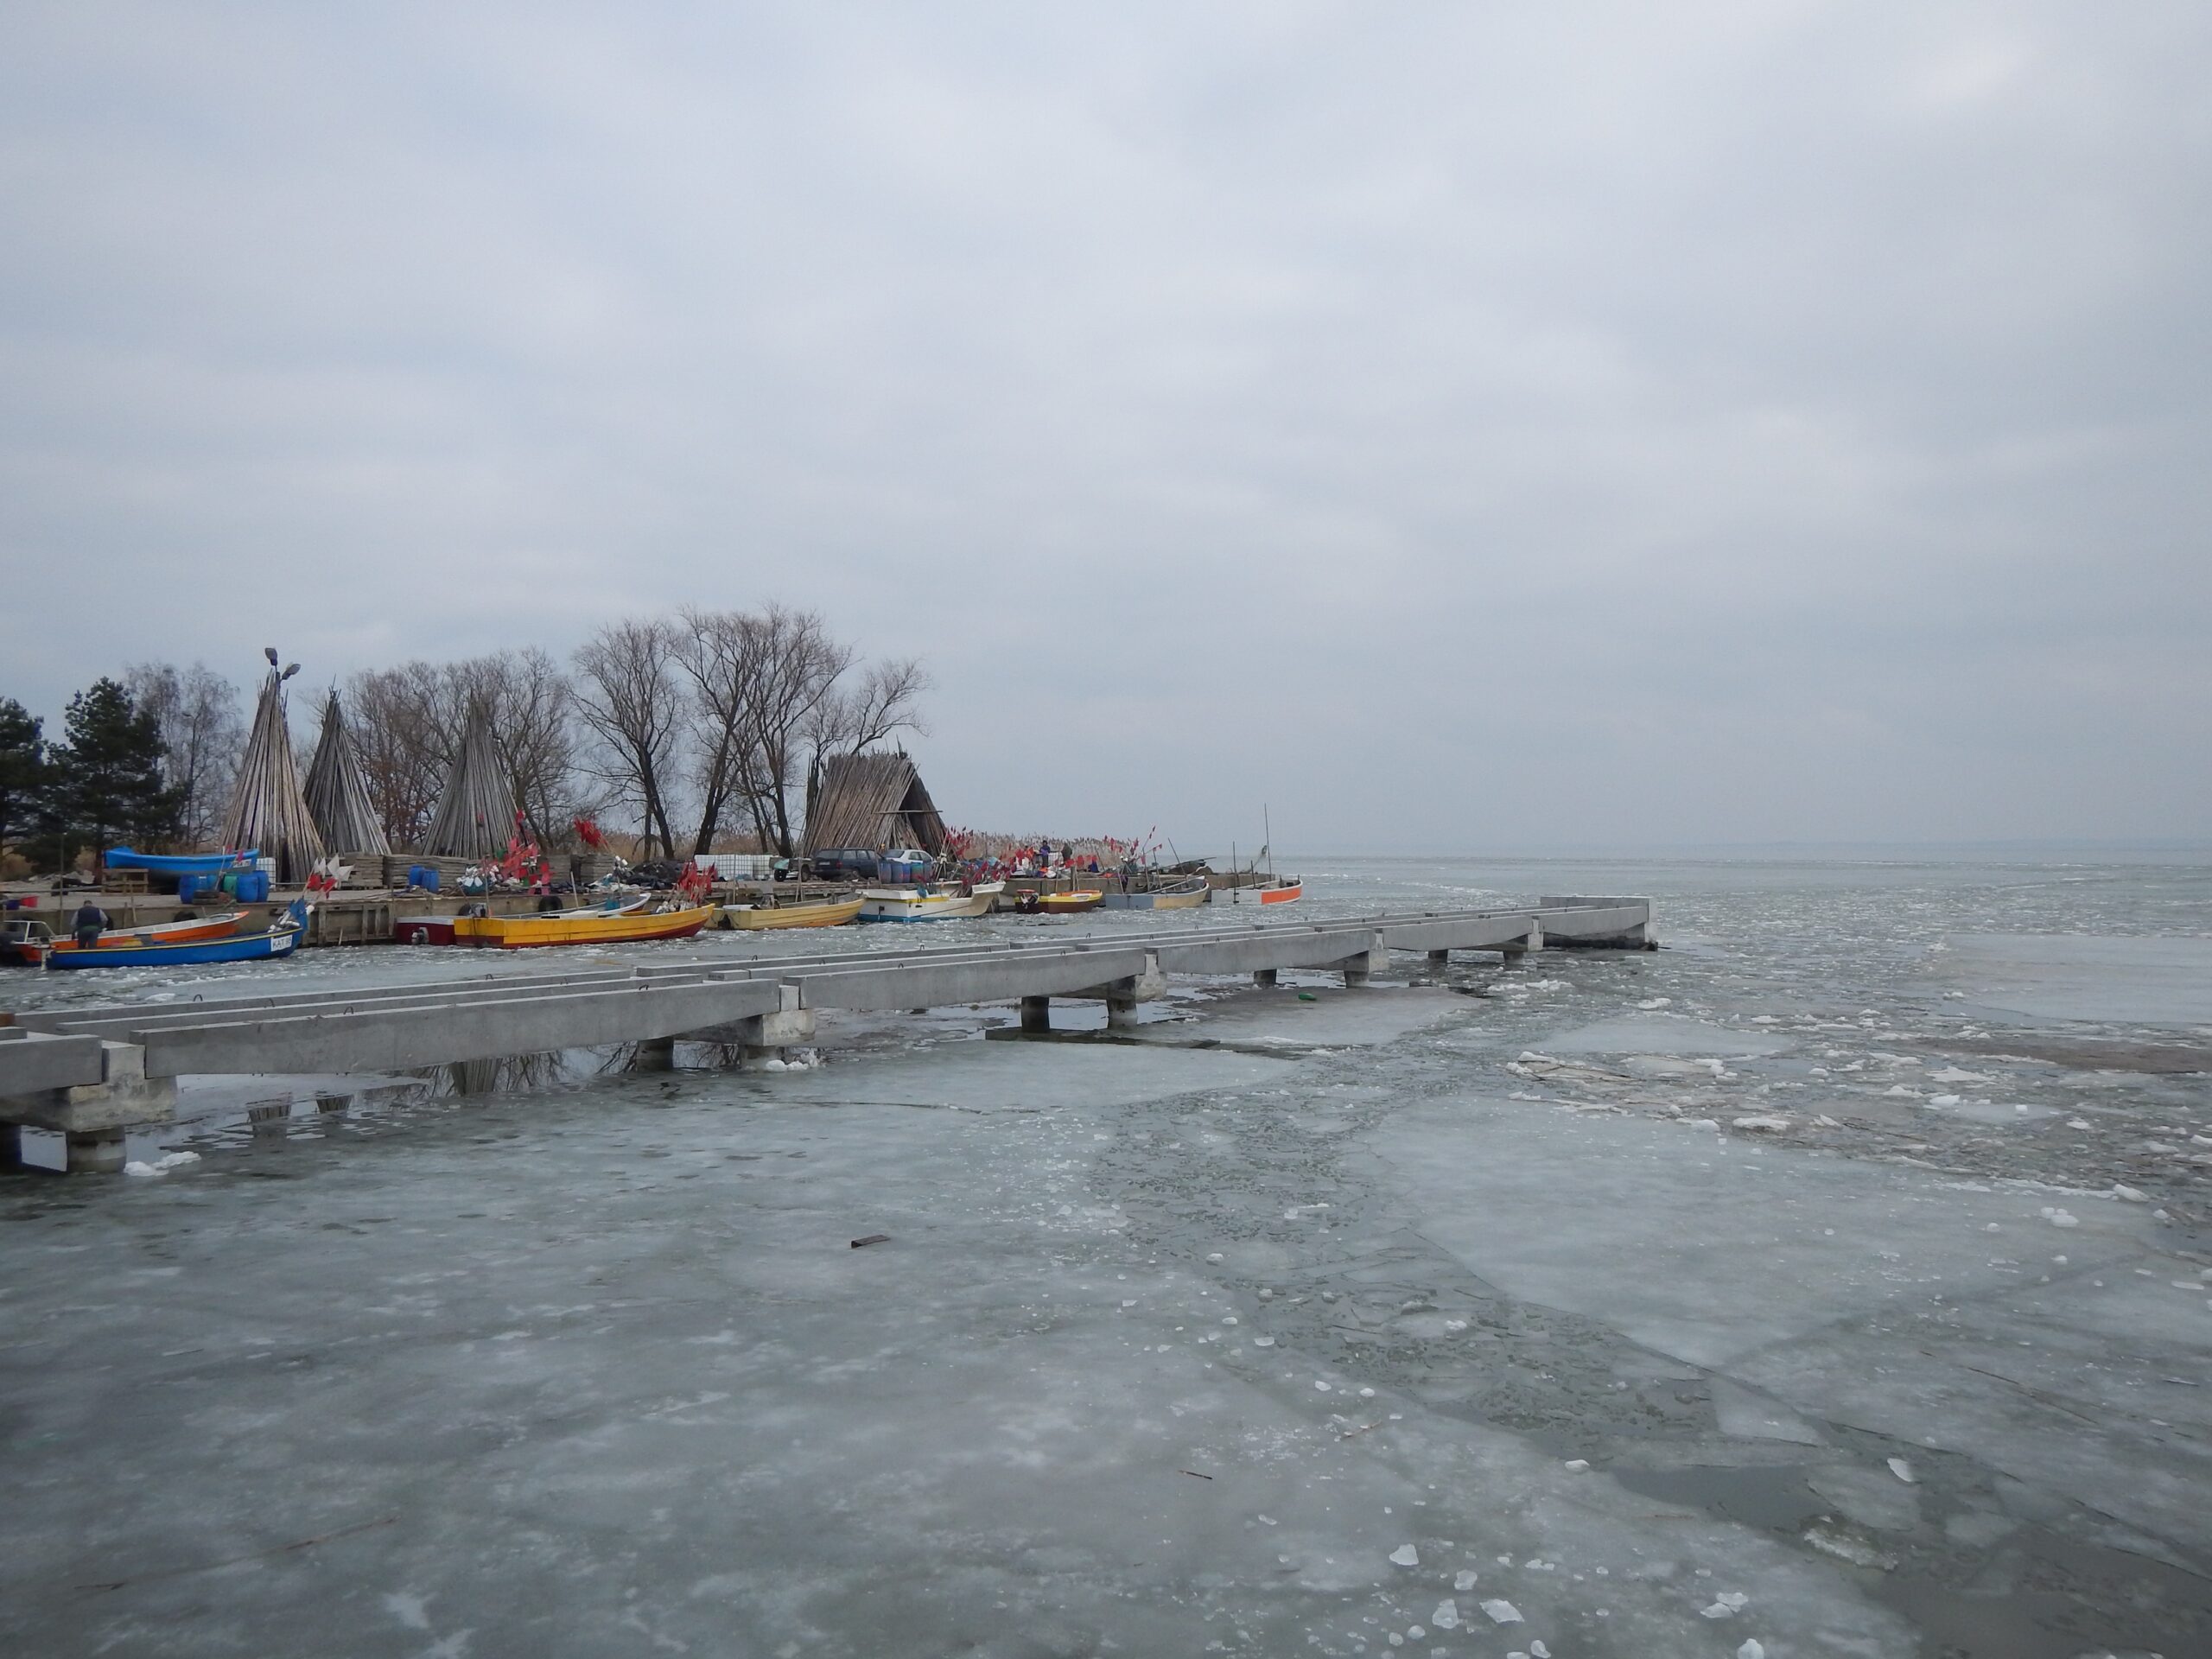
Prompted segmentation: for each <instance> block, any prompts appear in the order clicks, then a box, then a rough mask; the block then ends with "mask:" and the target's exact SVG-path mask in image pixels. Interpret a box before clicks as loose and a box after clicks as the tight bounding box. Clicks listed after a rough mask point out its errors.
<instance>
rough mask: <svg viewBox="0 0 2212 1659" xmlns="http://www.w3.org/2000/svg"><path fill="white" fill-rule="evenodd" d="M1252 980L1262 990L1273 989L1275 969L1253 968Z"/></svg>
mask: <svg viewBox="0 0 2212 1659" xmlns="http://www.w3.org/2000/svg"><path fill="white" fill-rule="evenodd" d="M1252 982H1253V983H1254V984H1255V985H1256V986H1258V987H1259V988H1261V989H1262V990H1263V991H1265V990H1272V989H1274V982H1275V970H1274V969H1272V968H1259V969H1254V970H1253V973H1252Z"/></svg>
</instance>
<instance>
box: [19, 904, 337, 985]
mask: <svg viewBox="0 0 2212 1659" xmlns="http://www.w3.org/2000/svg"><path fill="white" fill-rule="evenodd" d="M307 925H308V906H307V901H306V900H305V899H296V900H295V901H294V902H293V905H292V907H291V908H290V909H289V910H288V911H286V912H284V919H283V921H281V922H279V923H277V925H276V926H274V927H272V928H270V930H269V931H267V932H266V933H245V934H234V935H232V937H231V938H227V939H187V940H183V941H181V942H180V943H176V944H161V943H159V942H155V943H152V944H140V943H139V942H137V940H135V939H132V940H129V941H128V942H126V943H121V944H96V945H94V946H92V949H90V950H54V949H53V948H52V947H51V944H50V942H49V944H48V949H47V950H46V953H45V954H46V965H47V966H48V968H50V969H53V968H64V969H79V968H187V967H199V966H200V965H202V964H205V963H220V962H261V961H264V960H267V959H269V958H270V957H289V956H290V955H291V954H292V952H293V951H294V950H296V949H297V948H298V945H299V943H300V936H301V935H302V933H304V932H305V931H307Z"/></svg>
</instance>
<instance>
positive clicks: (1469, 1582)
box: [1452, 1567, 1475, 1593]
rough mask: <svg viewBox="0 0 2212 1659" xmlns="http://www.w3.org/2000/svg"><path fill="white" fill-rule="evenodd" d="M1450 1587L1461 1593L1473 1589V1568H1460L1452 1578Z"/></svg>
mask: <svg viewBox="0 0 2212 1659" xmlns="http://www.w3.org/2000/svg"><path fill="white" fill-rule="evenodd" d="M1474 1587H1475V1573H1474V1569H1473V1568H1472V1567H1463V1568H1461V1569H1460V1571H1459V1575H1458V1576H1457V1577H1456V1578H1454V1579H1453V1580H1452V1588H1453V1589H1454V1590H1458V1591H1459V1592H1463V1593H1464V1592H1466V1591H1469V1590H1471V1589H1473V1588H1474Z"/></svg>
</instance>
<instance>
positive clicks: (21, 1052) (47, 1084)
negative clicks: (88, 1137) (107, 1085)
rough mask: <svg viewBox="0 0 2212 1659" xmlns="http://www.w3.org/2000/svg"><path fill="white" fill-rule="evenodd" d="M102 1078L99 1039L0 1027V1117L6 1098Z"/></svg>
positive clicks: (103, 1073)
mask: <svg viewBox="0 0 2212 1659" xmlns="http://www.w3.org/2000/svg"><path fill="white" fill-rule="evenodd" d="M104 1081H105V1072H104V1071H103V1070H102V1069H101V1063H100V1039H99V1038H97V1037H91V1036H68V1037H57V1036H52V1035H49V1034H48V1033H45V1032H39V1031H29V1030H26V1029H24V1028H23V1027H20V1026H0V1118H5V1117H6V1116H8V1113H7V1108H6V1102H7V1100H9V1099H12V1098H14V1097H16V1096H22V1095H42V1094H45V1093H46V1092H47V1091H48V1090H53V1089H68V1088H72V1087H74V1086H75V1085H77V1084H86V1083H100V1082H104Z"/></svg>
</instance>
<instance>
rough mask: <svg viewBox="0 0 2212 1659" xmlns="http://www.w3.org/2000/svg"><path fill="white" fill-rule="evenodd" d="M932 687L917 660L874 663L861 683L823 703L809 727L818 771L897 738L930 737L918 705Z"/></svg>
mask: <svg viewBox="0 0 2212 1659" xmlns="http://www.w3.org/2000/svg"><path fill="white" fill-rule="evenodd" d="M931 684H932V682H931V679H930V674H929V670H928V669H926V668H925V667H924V666H923V665H922V659H921V658H918V657H894V658H888V659H887V660H886V661H883V662H880V663H871V664H868V670H867V671H866V672H865V673H864V674H862V675H861V683H859V684H858V685H856V686H854V687H852V688H851V689H850V690H843V691H837V692H834V693H832V694H831V695H830V696H827V697H824V698H823V700H822V703H821V706H820V707H819V708H817V709H816V710H815V713H814V715H813V718H812V719H810V721H808V722H807V727H806V738H807V747H808V748H809V749H810V750H811V751H812V753H813V764H814V766H817V767H818V766H820V765H821V763H822V762H823V761H824V760H829V759H831V758H832V757H834V756H836V755H842V754H858V753H860V752H861V750H862V749H866V748H871V747H874V745H876V744H878V743H880V742H882V741H884V740H885V739H887V738H888V737H890V736H891V735H892V734H893V733H896V732H901V731H912V732H920V733H922V734H924V735H927V734H928V732H929V728H928V726H927V725H925V723H924V722H923V720H922V715H921V710H920V709H919V708H918V707H917V706H916V705H917V704H918V702H920V700H921V696H922V694H923V693H924V692H925V691H927V690H930V688H931Z"/></svg>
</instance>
